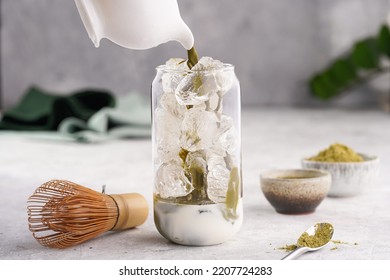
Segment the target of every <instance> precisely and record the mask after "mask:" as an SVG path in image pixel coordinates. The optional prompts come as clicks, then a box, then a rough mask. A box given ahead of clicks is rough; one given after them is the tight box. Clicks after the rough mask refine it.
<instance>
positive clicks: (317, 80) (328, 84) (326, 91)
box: [310, 72, 338, 99]
mask: <svg viewBox="0 0 390 280" xmlns="http://www.w3.org/2000/svg"><path fill="white" fill-rule="evenodd" d="M310 89H311V91H312V93H313V94H314V95H315V96H317V97H319V98H321V99H330V98H332V97H333V96H335V95H337V94H338V89H337V87H336V86H335V85H334V81H333V79H332V78H331V76H330V75H329V73H327V72H325V73H323V74H319V75H316V76H314V77H313V79H312V80H311V81H310Z"/></svg>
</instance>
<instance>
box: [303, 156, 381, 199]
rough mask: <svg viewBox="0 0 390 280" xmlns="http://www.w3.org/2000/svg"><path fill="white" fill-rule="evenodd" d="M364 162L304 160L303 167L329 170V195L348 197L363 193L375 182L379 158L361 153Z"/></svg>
mask: <svg viewBox="0 0 390 280" xmlns="http://www.w3.org/2000/svg"><path fill="white" fill-rule="evenodd" d="M359 155H361V156H362V157H363V159H364V161H362V162H320V161H311V160H307V159H303V160H302V167H303V168H314V169H320V170H325V171H328V172H329V173H330V174H331V175H332V186H331V188H330V190H329V193H328V196H332V197H347V196H355V195H358V194H361V193H362V192H364V191H365V190H367V189H369V188H370V186H372V185H373V184H374V182H375V179H376V178H377V175H378V171H379V158H378V157H376V156H369V155H365V154H359Z"/></svg>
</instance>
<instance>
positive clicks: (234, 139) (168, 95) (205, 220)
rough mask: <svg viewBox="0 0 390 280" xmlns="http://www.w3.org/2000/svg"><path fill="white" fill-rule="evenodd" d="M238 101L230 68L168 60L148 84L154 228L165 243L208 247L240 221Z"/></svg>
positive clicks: (205, 60) (234, 229)
mask: <svg viewBox="0 0 390 280" xmlns="http://www.w3.org/2000/svg"><path fill="white" fill-rule="evenodd" d="M240 101H241V98H240V86H239V81H238V79H237V77H236V75H235V73H234V67H233V66H232V65H229V64H223V63H221V62H219V61H216V60H212V59H211V58H202V59H201V60H200V61H199V63H198V64H197V65H195V66H194V67H193V68H192V69H191V70H189V68H188V66H187V65H186V63H185V62H183V61H180V60H178V59H173V60H170V61H168V62H167V64H166V65H162V66H159V67H157V75H156V77H155V79H154V81H153V84H152V121H153V125H152V142H153V163H154V221H155V225H156V227H157V229H158V231H159V232H160V233H161V235H162V236H164V237H165V238H167V239H168V240H170V241H172V242H175V243H178V244H182V245H195V246H203V245H213V244H219V243H222V242H224V241H226V240H228V239H229V238H231V237H232V236H233V235H234V234H235V233H236V232H237V231H238V230H239V229H240V227H241V224H242V219H243V210H242V208H243V206H242V175H241V102H240Z"/></svg>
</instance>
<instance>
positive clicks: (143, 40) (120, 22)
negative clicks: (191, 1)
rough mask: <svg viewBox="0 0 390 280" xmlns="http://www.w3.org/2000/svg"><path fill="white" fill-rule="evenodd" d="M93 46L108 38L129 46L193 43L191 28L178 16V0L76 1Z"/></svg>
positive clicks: (123, 45) (188, 44)
mask: <svg viewBox="0 0 390 280" xmlns="http://www.w3.org/2000/svg"><path fill="white" fill-rule="evenodd" d="M75 2H76V5H77V9H78V11H79V13H80V16H81V19H82V21H83V23H84V26H85V28H86V29H87V32H88V34H89V37H90V38H91V40H92V42H93V43H94V44H95V46H96V47H99V43H100V40H101V39H102V38H107V39H109V40H111V41H113V42H114V43H116V44H118V45H120V46H122V47H125V48H129V49H136V50H142V49H149V48H153V47H156V46H158V45H160V44H162V43H166V42H168V41H178V42H180V43H181V44H182V45H183V47H184V48H186V49H187V50H189V49H191V48H192V47H193V45H194V37H193V35H192V32H191V30H190V29H189V28H188V26H187V25H186V24H185V23H184V21H183V19H182V18H181V16H180V12H179V7H178V4H177V0H75Z"/></svg>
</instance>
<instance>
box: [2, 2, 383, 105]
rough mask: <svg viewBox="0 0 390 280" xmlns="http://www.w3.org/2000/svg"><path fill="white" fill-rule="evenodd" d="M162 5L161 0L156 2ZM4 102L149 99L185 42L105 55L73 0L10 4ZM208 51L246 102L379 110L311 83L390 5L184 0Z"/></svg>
mask: <svg viewBox="0 0 390 280" xmlns="http://www.w3.org/2000/svg"><path fill="white" fill-rule="evenodd" d="M156 1H160V0H156ZM0 3H1V20H2V26H1V70H2V71H1V74H2V77H1V78H2V106H3V108H9V107H11V106H12V105H14V104H15V103H16V102H17V101H18V100H19V99H20V97H21V95H22V94H23V92H24V91H25V90H26V88H28V87H29V86H30V85H32V84H34V85H38V86H41V87H43V88H46V89H48V90H53V91H56V92H58V93H63V94H66V93H69V92H71V91H73V90H77V89H80V88H85V87H97V88H105V89H109V90H112V91H113V92H114V93H115V94H124V93H127V92H131V91H135V92H138V93H141V94H144V95H145V96H146V97H149V91H150V84H151V81H152V79H153V78H154V75H155V70H154V68H155V66H157V65H159V64H162V63H164V62H165V61H166V60H167V59H169V58H170V57H185V55H186V53H185V51H184V49H183V48H182V47H181V46H180V45H179V44H178V43H177V42H169V43H167V44H164V45H160V46H159V47H157V48H154V49H150V50H145V51H135V50H129V49H124V48H121V47H119V46H116V45H115V44H113V43H111V42H110V41H108V40H103V41H102V42H101V47H100V48H98V49H96V48H95V47H94V46H93V44H92V42H91V41H90V40H89V38H88V35H87V32H86V31H85V29H84V26H83V25H82V22H81V19H80V17H79V14H78V12H77V9H76V6H75V3H74V1H71V0H66V1H64V0H1V2H0ZM178 3H179V6H180V10H181V14H182V17H183V19H184V20H185V21H186V23H187V24H188V26H189V27H190V28H191V29H192V31H193V34H194V37H195V45H196V47H197V50H198V52H199V53H200V55H204V56H212V57H214V58H216V59H219V60H221V61H224V62H228V63H232V64H234V65H235V66H236V73H237V75H238V77H239V79H240V81H241V88H242V101H243V105H246V106H249V105H252V106H343V107H356V106H370V105H373V104H375V102H376V99H375V98H374V96H373V95H372V92H371V91H369V90H368V89H367V88H363V89H359V90H357V91H356V92H353V93H350V94H346V95H344V96H343V97H341V98H337V99H336V100H332V101H331V102H326V103H324V102H320V101H318V100H316V99H314V98H313V97H311V96H310V94H309V92H308V90H307V80H308V78H309V77H310V76H311V75H312V74H313V73H314V72H315V71H317V70H319V69H321V68H323V67H324V66H326V65H327V64H328V62H329V61H330V59H331V58H334V57H335V56H337V55H339V54H341V53H342V52H344V51H345V50H347V49H348V48H349V47H350V45H351V43H352V42H353V41H354V40H356V39H358V38H362V37H364V36H368V35H371V34H374V33H376V32H377V30H378V28H379V26H380V24H382V23H383V22H384V21H385V19H386V16H387V13H388V12H389V11H390V7H389V1H388V0H241V1H237V0H178Z"/></svg>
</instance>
